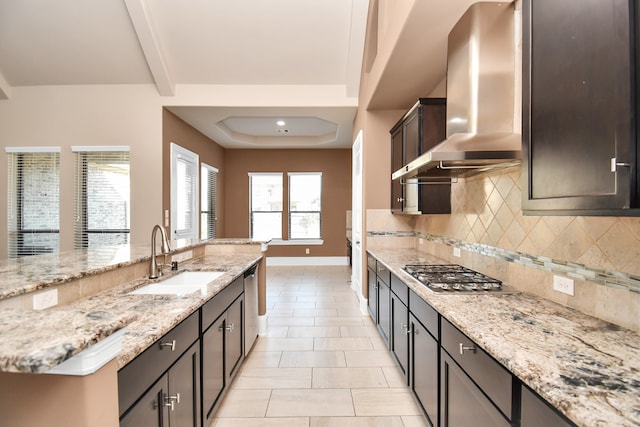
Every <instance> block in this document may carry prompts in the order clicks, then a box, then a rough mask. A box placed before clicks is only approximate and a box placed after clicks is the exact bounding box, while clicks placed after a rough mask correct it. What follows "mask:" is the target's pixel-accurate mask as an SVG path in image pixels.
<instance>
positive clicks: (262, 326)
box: [258, 314, 269, 337]
mask: <svg viewBox="0 0 640 427" xmlns="http://www.w3.org/2000/svg"><path fill="white" fill-rule="evenodd" d="M267 333H269V323H268V317H267V315H266V314H263V315H262V316H258V335H260V336H261V337H263V336H265V335H267Z"/></svg>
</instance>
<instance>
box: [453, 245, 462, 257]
mask: <svg viewBox="0 0 640 427" xmlns="http://www.w3.org/2000/svg"><path fill="white" fill-rule="evenodd" d="M453 256H454V257H456V258H460V256H461V255H460V248H456V247H454V248H453Z"/></svg>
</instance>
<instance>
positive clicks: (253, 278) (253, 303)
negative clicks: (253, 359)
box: [244, 264, 258, 356]
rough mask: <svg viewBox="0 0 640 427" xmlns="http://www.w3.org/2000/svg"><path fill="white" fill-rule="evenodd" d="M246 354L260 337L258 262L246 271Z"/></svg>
mask: <svg viewBox="0 0 640 427" xmlns="http://www.w3.org/2000/svg"><path fill="white" fill-rule="evenodd" d="M244 303H245V310H244V324H245V329H244V354H245V356H246V355H247V354H249V352H250V351H251V347H253V343H254V342H255V340H256V338H257V337H258V264H256V265H254V266H253V267H251V268H249V269H248V270H247V271H245V272H244Z"/></svg>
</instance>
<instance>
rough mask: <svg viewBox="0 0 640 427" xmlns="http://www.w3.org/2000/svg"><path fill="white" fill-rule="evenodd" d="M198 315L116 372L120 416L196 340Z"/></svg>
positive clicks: (186, 320)
mask: <svg viewBox="0 0 640 427" xmlns="http://www.w3.org/2000/svg"><path fill="white" fill-rule="evenodd" d="M199 313H200V312H199V311H196V312H195V313H193V314H192V315H190V316H189V317H187V318H186V319H185V320H183V321H182V322H180V324H179V325H178V326H176V327H175V328H173V329H172V330H171V331H169V332H167V333H166V334H165V335H164V336H163V337H162V338H160V339H159V340H158V341H156V342H155V343H153V344H152V345H151V346H150V347H149V348H147V349H146V350H145V351H144V352H142V353H141V354H139V355H138V356H137V357H136V358H135V359H133V360H132V361H131V362H129V363H128V364H127V365H126V366H125V367H123V368H122V369H120V371H118V403H119V406H120V415H122V414H123V413H124V412H125V411H126V410H127V409H128V408H129V407H130V406H131V405H132V404H133V403H135V401H136V400H137V399H138V397H140V396H141V395H142V393H143V392H144V391H145V390H146V389H147V388H148V387H149V386H151V384H153V383H154V382H155V381H156V380H157V379H158V378H159V377H160V376H161V375H162V374H163V373H164V372H165V371H166V370H167V369H169V367H170V366H171V365H172V364H173V363H174V362H175V361H176V360H177V359H178V358H179V357H180V355H181V354H182V353H184V352H185V351H186V350H187V349H188V348H189V347H190V346H191V344H193V343H194V342H195V341H196V340H197V339H198V326H199V320H200V319H199Z"/></svg>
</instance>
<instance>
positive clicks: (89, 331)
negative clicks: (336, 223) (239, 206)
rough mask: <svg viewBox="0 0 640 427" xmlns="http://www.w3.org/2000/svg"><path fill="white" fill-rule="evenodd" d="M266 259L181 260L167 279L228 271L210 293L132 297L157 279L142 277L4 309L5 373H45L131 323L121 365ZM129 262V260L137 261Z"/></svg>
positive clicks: (0, 313) (1, 352)
mask: <svg viewBox="0 0 640 427" xmlns="http://www.w3.org/2000/svg"><path fill="white" fill-rule="evenodd" d="M238 243H242V242H238V241H233V240H231V239H229V240H225V241H224V242H223V243H222V244H238ZM261 258H262V255H261V254H243V253H233V254H216V255H206V256H204V257H202V258H197V259H193V260H191V261H185V262H183V263H181V268H180V270H179V271H177V272H171V271H170V272H167V274H165V276H164V277H163V278H167V277H170V275H172V274H178V273H179V272H181V271H184V270H188V271H224V274H222V275H221V276H220V277H218V278H216V279H215V280H213V281H212V282H211V283H209V284H208V285H207V287H206V290H205V291H200V292H194V293H191V294H188V295H181V296H174V295H144V294H143V295H129V294H128V293H129V292H130V291H132V290H133V289H136V288H139V287H141V286H143V285H146V284H149V283H152V282H155V281H158V280H157V279H156V280H153V281H152V280H149V279H139V280H135V281H132V282H128V283H124V284H121V285H118V286H115V287H113V288H111V289H109V290H106V291H103V292H100V293H97V294H95V295H92V296H90V297H87V298H83V299H80V300H78V301H75V302H73V303H70V304H66V305H63V306H56V307H52V308H50V309H47V310H42V311H32V310H25V311H20V310H11V309H2V310H0V336H1V337H2V340H0V372H46V371H48V370H49V369H51V368H53V367H54V366H57V365H58V364H60V363H62V362H63V361H65V360H67V359H69V358H71V357H73V356H74V355H76V354H78V353H80V352H81V351H82V350H84V349H86V348H88V347H89V346H91V345H93V344H95V343H97V342H99V341H101V340H102V339H104V338H106V337H108V336H110V335H111V334H113V333H114V332H116V331H118V330H120V329H122V328H123V327H125V326H126V327H127V329H126V331H125V334H124V337H123V341H122V351H121V352H120V354H119V355H118V357H117V362H118V368H121V367H123V366H124V365H126V364H127V363H129V361H131V360H132V359H133V358H135V357H136V356H137V355H138V354H140V353H141V352H142V351H144V350H145V349H146V348H147V347H149V346H150V345H151V344H153V342H155V341H156V340H157V339H158V338H160V337H161V336H162V335H164V334H165V333H166V332H168V331H170V330H171V329H172V328H173V327H174V326H176V325H177V324H178V323H179V322H181V321H182V320H184V319H185V318H187V317H188V316H189V315H190V314H192V313H193V312H194V311H196V310H197V309H198V308H199V307H200V306H202V305H203V304H204V303H205V302H206V301H208V300H209V299H211V298H212V297H213V296H214V295H216V294H217V293H218V292H220V291H221V290H222V289H224V288H225V287H226V286H227V285H228V284H230V283H231V282H232V281H233V280H234V279H235V278H237V277H238V276H240V275H241V274H242V273H243V272H244V271H245V270H246V269H247V268H249V267H250V266H251V265H253V264H255V263H256V262H258V261H259V260H260V259H261ZM132 259H134V258H131V257H130V258H129V260H132ZM129 260H127V261H124V262H125V263H130V262H134V261H129ZM52 265H53V263H52ZM80 268H81V266H79V265H76V270H75V271H76V272H73V273H72V274H73V275H76V274H86V273H79V271H81V270H80ZM104 268H108V269H111V268H113V267H112V266H111V264H110V265H109V266H108V267H104ZM63 269H64V268H63ZM72 270H73V268H71V267H69V271H70V272H71V271H72ZM3 278H4V274H3ZM160 280H161V279H160ZM38 283H39V282H38ZM38 283H36V284H35V285H34V286H38ZM34 325H37V326H35V327H34Z"/></svg>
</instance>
